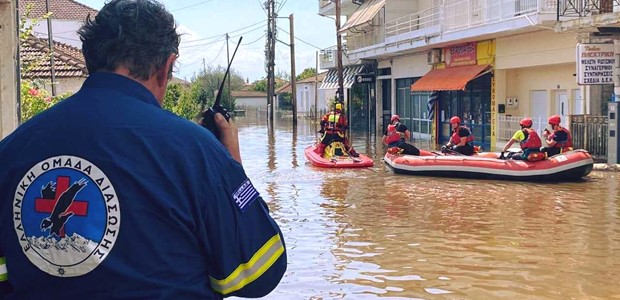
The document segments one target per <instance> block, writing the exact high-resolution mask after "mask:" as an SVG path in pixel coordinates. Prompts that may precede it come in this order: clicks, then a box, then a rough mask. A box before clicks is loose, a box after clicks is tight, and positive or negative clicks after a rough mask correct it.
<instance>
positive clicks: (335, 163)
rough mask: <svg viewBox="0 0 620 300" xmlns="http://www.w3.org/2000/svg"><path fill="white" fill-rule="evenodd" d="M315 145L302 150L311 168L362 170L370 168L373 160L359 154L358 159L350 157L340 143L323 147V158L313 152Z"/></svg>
mask: <svg viewBox="0 0 620 300" xmlns="http://www.w3.org/2000/svg"><path fill="white" fill-rule="evenodd" d="M314 149H316V145H312V146H310V147H308V148H306V149H305V150H304V153H305V154H306V158H307V159H308V161H310V163H311V164H312V165H313V166H316V167H321V168H363V167H372V166H373V164H374V162H373V160H372V159H371V158H370V157H368V156H366V155H364V154H360V156H359V157H352V156H350V155H349V153H347V152H346V151H345V147H344V145H343V144H342V143H340V142H334V143H332V144H331V145H329V146H327V147H325V152H324V154H323V156H321V155H319V154H317V153H316V152H314Z"/></svg>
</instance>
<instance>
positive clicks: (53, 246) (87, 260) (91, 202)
mask: <svg viewBox="0 0 620 300" xmlns="http://www.w3.org/2000/svg"><path fill="white" fill-rule="evenodd" d="M13 220H14V224H15V232H16V233H17V238H18V239H19V242H20V244H21V247H22V251H23V252H24V254H25V255H26V256H27V257H28V259H29V260H30V262H32V263H33V264H34V265H36V266H37V267H38V268H39V269H41V270H42V271H44V272H46V273H48V274H50V275H54V276H58V277H72V276H80V275H84V274H87V273H88V272H90V271H92V270H93V269H95V268H96V267H97V266H98V265H99V264H100V263H101V262H102V261H103V260H104V259H105V258H106V256H107V255H108V253H110V251H111V250H112V248H113V247H114V243H115V242H116V238H117V237H118V234H119V229H120V223H121V211H120V206H119V203H118V198H117V196H116V191H115V190H114V187H113V186H112V183H111V182H110V180H109V179H108V177H107V176H106V175H105V174H104V173H103V172H102V171H101V170H100V169H99V168H97V167H96V166H95V165H94V164H92V163H91V162H89V161H87V160H85V159H83V158H80V157H75V156H56V157H51V158H48V159H46V160H44V161H41V162H39V163H37V164H36V165H35V166H34V167H32V168H31V169H30V170H29V171H28V172H27V173H26V174H25V175H24V177H23V178H22V180H21V181H20V183H19V185H18V186H17V189H16V192H15V199H14V201H13Z"/></svg>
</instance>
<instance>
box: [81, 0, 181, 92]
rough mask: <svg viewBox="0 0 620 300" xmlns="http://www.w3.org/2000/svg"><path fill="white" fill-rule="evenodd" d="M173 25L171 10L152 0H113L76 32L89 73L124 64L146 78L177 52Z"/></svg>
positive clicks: (137, 75)
mask: <svg viewBox="0 0 620 300" xmlns="http://www.w3.org/2000/svg"><path fill="white" fill-rule="evenodd" d="M176 29H177V27H176V24H175V22H174V17H173V16H172V14H170V13H169V12H168V11H166V8H165V7H164V6H163V5H162V4H161V3H159V2H157V1H155V0H113V1H110V2H109V3H107V4H106V5H104V6H103V8H102V9H101V11H100V12H99V13H98V14H97V16H96V17H95V18H94V19H91V18H90V16H89V17H88V18H87V19H86V23H85V24H84V25H83V26H82V28H80V30H79V31H78V33H79V35H80V39H81V40H82V53H83V54H84V59H85V60H86V67H87V68H88V72H89V73H91V74H92V73H95V72H97V71H113V70H115V69H116V68H118V67H119V66H125V67H126V68H127V69H129V75H131V76H133V77H135V78H138V79H142V80H147V79H148V78H149V77H150V76H151V74H153V72H154V71H156V70H159V69H161V68H162V67H164V65H165V64H166V61H167V59H168V57H169V56H170V55H171V54H178V53H179V44H180V42H181V37H180V36H179V34H178V33H177V30H176ZM169 72H170V73H169V74H168V77H169V78H170V77H171V76H172V73H171V72H172V68H170V71H169Z"/></svg>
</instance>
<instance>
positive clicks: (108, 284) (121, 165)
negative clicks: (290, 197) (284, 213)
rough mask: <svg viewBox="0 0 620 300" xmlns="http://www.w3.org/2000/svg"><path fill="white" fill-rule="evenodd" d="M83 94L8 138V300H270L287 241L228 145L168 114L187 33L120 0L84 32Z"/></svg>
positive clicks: (227, 126) (0, 281)
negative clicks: (166, 101)
mask: <svg viewBox="0 0 620 300" xmlns="http://www.w3.org/2000/svg"><path fill="white" fill-rule="evenodd" d="M80 35H81V39H82V41H83V53H84V57H85V60H86V64H87V67H88V70H89V72H90V76H89V77H88V79H87V80H86V82H85V83H84V85H83V86H82V88H81V89H80V91H79V92H77V93H76V94H75V95H74V96H72V97H70V98H69V99H67V100H65V101H63V102H61V103H59V104H57V105H55V106H54V107H52V108H50V109H49V110H47V111H45V112H43V113H41V114H40V115H38V116H36V117H34V118H33V119H32V120H30V121H28V122H27V123H25V124H23V125H21V126H20V127H19V128H17V130H15V132H13V133H12V134H11V135H9V136H8V137H6V138H5V139H4V140H3V141H1V142H0V166H2V168H0V299H112V298H114V299H221V298H223V297H227V296H240V297H261V296H264V295H267V294H268V293H269V292H271V291H272V290H273V289H274V288H275V287H276V286H277V284H278V283H279V281H280V280H281V278H282V276H283V274H284V272H285V270H286V264H287V260H286V251H285V246H284V239H283V236H282V233H281V231H280V229H279V227H278V225H277V224H276V223H275V222H274V220H273V219H272V218H271V217H270V215H269V211H268V207H267V205H266V203H265V202H264V201H263V200H262V199H261V197H260V196H259V193H258V191H257V190H256V189H255V188H254V186H253V185H252V183H251V182H250V180H249V179H248V178H247V176H246V174H245V172H244V170H243V167H242V165H241V157H240V154H239V145H238V138H237V129H236V127H235V126H234V124H232V123H227V122H226V120H225V119H224V118H223V117H222V115H221V114H217V115H216V124H217V126H218V128H219V130H220V133H221V142H220V141H218V140H217V139H216V138H215V137H214V135H213V134H212V133H211V132H209V131H208V130H206V129H204V128H202V127H200V126H199V125H197V124H194V123H192V122H189V121H187V120H184V119H182V118H180V117H178V116H176V115H174V114H172V113H170V112H168V111H165V110H163V109H162V108H161V103H162V101H163V98H164V94H165V91H166V86H167V82H168V80H169V79H170V78H171V72H172V67H173V65H174V62H175V60H176V58H177V53H178V46H179V42H180V38H179V35H178V34H177V32H176V27H175V23H174V19H173V17H172V15H171V14H170V13H168V12H167V11H166V10H165V9H164V7H163V6H162V5H160V4H159V3H157V2H155V1H153V0H113V1H111V2H110V3H108V4H106V5H105V6H104V8H103V9H102V10H101V11H100V12H99V13H98V15H97V16H96V18H95V19H94V20H90V21H87V23H86V24H85V25H84V27H82V28H81V29H80Z"/></svg>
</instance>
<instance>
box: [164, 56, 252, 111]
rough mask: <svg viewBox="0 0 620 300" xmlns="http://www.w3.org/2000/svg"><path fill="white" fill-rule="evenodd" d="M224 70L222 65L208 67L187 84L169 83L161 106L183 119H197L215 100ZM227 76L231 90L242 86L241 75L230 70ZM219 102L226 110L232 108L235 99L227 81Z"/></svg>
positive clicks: (243, 82)
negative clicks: (231, 94)
mask: <svg viewBox="0 0 620 300" xmlns="http://www.w3.org/2000/svg"><path fill="white" fill-rule="evenodd" d="M224 72H226V70H225V69H224V68H222V67H217V68H214V67H208V68H206V69H205V70H203V71H202V72H201V73H200V74H199V75H198V76H196V77H194V78H193V79H192V80H193V81H192V83H191V84H189V85H182V84H179V83H173V84H169V85H168V88H167V89H166V95H165V97H164V102H163V105H162V107H163V108H164V109H166V110H169V111H171V112H173V113H175V114H177V115H179V116H181V117H183V118H185V119H188V120H192V121H197V120H198V118H199V116H200V114H201V113H202V112H203V111H204V110H205V109H207V108H209V107H211V106H212V105H213V103H214V102H215V96H216V95H217V90H218V89H219V88H220V83H221V82H222V79H223V78H224ZM228 76H230V87H231V89H232V90H238V89H241V87H243V86H244V84H245V81H244V79H243V77H241V76H240V75H238V74H237V73H236V72H234V71H231V73H230V74H228ZM221 104H222V106H224V108H225V109H226V110H228V111H233V110H234V107H235V99H234V98H232V97H231V96H230V93H229V91H228V83H226V84H224V91H223V94H222V99H221Z"/></svg>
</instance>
